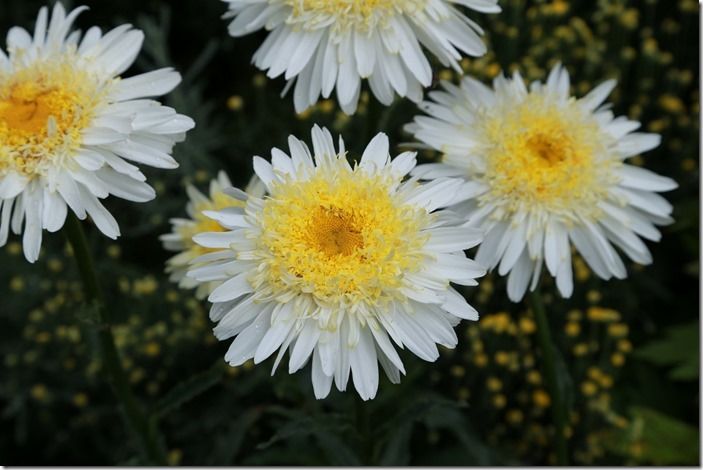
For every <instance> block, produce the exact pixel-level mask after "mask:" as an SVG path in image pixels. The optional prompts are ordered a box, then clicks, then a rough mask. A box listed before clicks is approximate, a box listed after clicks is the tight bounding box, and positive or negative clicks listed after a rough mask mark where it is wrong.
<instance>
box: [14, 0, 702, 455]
mask: <svg viewBox="0 0 703 470" xmlns="http://www.w3.org/2000/svg"><path fill="white" fill-rule="evenodd" d="M85 3H87V4H88V5H89V6H90V7H91V9H90V11H88V12H86V13H84V14H82V15H81V16H80V17H79V20H78V25H79V27H81V28H83V29H85V28H87V27H89V26H91V25H100V26H101V27H103V29H107V28H111V27H114V26H116V25H119V24H122V23H132V24H134V25H136V26H137V27H139V28H141V29H143V30H144V31H145V32H146V43H145V46H144V50H143V52H142V54H141V55H140V57H139V60H138V61H137V63H136V65H135V66H134V67H133V70H131V71H129V72H128V73H127V74H126V75H130V74H132V73H136V72H139V71H145V70H151V69H153V68H157V67H163V66H174V67H176V68H177V69H178V70H180V71H181V72H182V74H183V77H184V80H183V83H182V84H181V86H180V87H178V88H177V89H176V91H174V92H173V93H172V94H171V95H170V96H168V97H167V98H166V99H165V102H166V103H167V104H169V105H170V106H173V107H175V108H176V109H177V110H178V111H179V112H181V113H184V114H187V115H189V116H191V117H193V118H194V119H195V121H196V122H197V128H196V129H195V130H193V131H192V132H190V133H189V134H188V140H187V141H186V142H185V143H183V144H180V145H178V146H177V147H176V151H175V157H176V159H177V160H178V161H179V162H180V168H179V169H177V170H172V171H164V170H158V171H157V170H150V169H146V174H147V177H148V179H149V181H150V182H151V183H152V184H154V185H155V187H156V190H157V193H158V197H157V199H156V200H155V201H152V202H150V203H148V204H132V203H125V202H123V201H120V200H118V199H116V198H112V199H109V200H107V207H108V208H109V210H110V211H111V212H112V213H113V214H115V215H116V218H117V219H118V221H119V222H120V226H121V229H122V233H123V236H122V237H121V238H120V239H119V240H118V241H117V242H112V241H110V240H108V239H107V238H105V237H103V236H99V235H98V234H97V233H96V231H95V230H93V229H92V228H91V229H90V230H89V235H90V239H91V244H92V248H93V250H94V252H95V253H97V257H98V260H99V263H98V269H99V272H100V275H101V277H102V280H103V282H104V285H105V288H106V290H107V294H108V296H109V300H110V304H111V305H112V306H113V307H114V311H115V313H116V316H117V327H116V328H115V334H116V337H117V341H118V346H119V349H120V352H121V354H122V358H123V363H124V366H125V368H126V369H127V370H128V374H129V379H130V381H131V383H132V386H133V387H134V390H135V392H136V393H137V394H138V395H139V397H140V398H141V399H142V400H144V401H145V403H147V404H148V406H150V407H151V408H152V409H153V410H154V412H155V413H156V414H157V415H158V416H159V421H160V428H161V431H162V433H163V436H164V445H165V447H166V448H167V449H168V458H169V462H170V463H171V464H182V465H196V464H197V465H240V464H248V465H258V464H268V465H275V464H292V465H296V464H298V465H320V464H326V465H337V464H342V465H354V464H358V463H360V462H361V457H360V455H361V454H360V450H359V449H360V447H362V446H366V451H365V454H364V455H365V457H364V463H369V462H372V463H376V464H383V465H405V464H422V465H445V464H446V465H472V464H476V465H504V464H512V465H523V464H549V463H553V462H554V448H553V437H552V436H553V430H552V428H551V426H550V418H549V410H548V406H549V404H550V396H549V394H548V393H547V391H546V386H545V384H544V381H543V377H542V375H541V374H540V357H539V354H538V353H537V352H536V351H537V349H536V338H535V323H534V321H533V319H532V314H531V312H530V311H529V310H528V309H527V308H526V307H525V306H524V305H521V304H518V305H514V304H511V303H509V302H508V301H507V297H506V295H505V285H504V280H502V279H500V278H499V277H497V276H491V275H489V276H487V277H486V278H485V279H484V280H483V281H482V282H481V283H480V286H479V287H477V288H472V289H467V290H465V291H464V293H465V294H466V295H467V297H468V298H469V300H470V302H471V303H472V304H473V305H475V306H477V308H478V310H479V311H480V312H481V313H482V317H481V320H480V321H479V322H477V323H467V322H462V324H461V325H460V326H459V327H458V328H459V331H458V333H459V337H460V344H459V347H458V348H457V349H456V350H446V349H444V350H442V355H441V358H440V359H439V360H438V361H437V362H436V363H434V364H427V363H424V362H422V361H421V360H420V359H418V358H416V357H414V356H411V355H407V354H404V355H403V359H404V362H405V364H406V367H407V371H408V375H407V377H405V378H404V379H403V382H402V384H401V385H399V386H393V385H391V384H390V383H388V381H387V379H386V378H385V377H382V379H381V388H380V391H379V394H378V397H377V398H376V399H375V400H373V401H372V402H370V403H368V404H367V405H366V406H367V409H368V411H369V422H368V429H369V432H370V439H367V440H366V441H365V442H362V439H361V437H360V434H359V432H358V429H357V423H356V419H357V416H356V415H355V404H354V397H353V396H352V394H351V393H347V394H342V393H339V392H337V391H334V390H333V392H332V393H331V395H330V396H329V398H328V399H326V400H324V401H316V400H315V399H314V396H313V393H312V386H311V384H310V377H309V374H310V372H309V369H307V368H306V369H305V370H304V371H302V372H299V373H298V374H296V375H293V376H289V375H288V374H287V373H286V372H285V371H283V370H282V371H279V373H278V374H277V375H276V376H274V377H270V367H271V363H270V362H269V361H267V362H266V363H264V364H262V365H261V366H257V367H253V365H252V364H246V365H244V366H243V367H240V368H236V369H235V368H229V367H228V366H226V364H225V363H224V360H223V356H224V353H225V351H226V349H227V347H228V342H225V343H219V342H218V341H217V340H216V339H215V338H214V336H213V335H212V333H211V328H212V325H211V324H210V321H209V319H208V317H207V311H208V306H207V304H206V302H204V301H203V302H201V301H198V300H196V299H195V298H194V297H193V295H192V293H191V292H187V291H181V290H179V289H178V288H177V286H175V285H173V284H171V283H170V282H169V281H168V277H167V275H165V274H164V273H163V270H164V261H165V260H166V259H167V258H168V257H169V256H170V254H169V253H167V252H166V251H164V250H163V249H162V247H161V245H160V243H159V241H158V238H157V237H158V235H160V234H163V233H166V232H168V231H170V226H169V223H168V220H169V218H171V217H180V216H184V215H185V203H186V195H185V192H184V184H185V183H186V182H192V183H194V184H195V185H197V186H198V187H200V188H201V189H202V190H206V188H207V184H208V182H209V180H210V179H211V178H212V177H214V176H215V175H216V173H217V172H218V171H219V170H225V171H227V173H228V174H229V175H230V177H231V179H232V180H233V182H234V183H235V184H237V185H240V186H243V185H244V184H245V183H246V182H247V180H248V179H249V177H250V176H251V174H252V169H251V157H252V156H253V155H262V156H265V157H267V156H268V152H269V151H270V149H271V147H274V146H278V147H281V148H285V146H286V139H287V136H288V135H289V134H291V133H292V134H296V135H297V136H298V137H302V138H304V139H306V140H309V131H310V128H311V127H312V125H313V123H319V124H321V125H326V126H328V127H330V128H331V129H332V130H333V132H334V133H341V134H342V135H343V136H344V137H345V140H346V141H347V144H348V148H350V150H351V151H352V154H353V153H354V152H359V151H360V150H362V149H363V147H364V146H365V144H366V143H367V141H368V139H369V138H370V136H371V135H372V133H375V131H376V130H380V129H373V126H372V124H373V122H370V121H369V120H366V119H365V116H366V115H367V114H368V113H369V110H368V106H367V105H366V104H365V103H367V102H368V96H365V97H364V98H363V102H362V105H361V108H360V111H359V113H358V115H357V116H356V117H354V118H349V117H346V116H344V115H343V114H341V112H340V111H339V110H338V108H337V106H336V104H335V103H334V102H333V101H323V102H321V103H319V105H318V106H317V107H316V108H314V109H312V110H311V111H309V112H306V113H305V114H303V115H295V113H294V111H293V104H292V98H291V97H285V98H283V99H282V98H281V97H280V92H281V90H282V89H283V86H284V82H283V80H274V81H271V80H269V79H267V78H266V77H265V76H264V75H263V74H261V73H260V72H259V71H257V70H256V69H255V68H254V67H253V66H252V65H250V61H251V56H252V54H253V53H254V51H255V50H256V49H257V47H258V45H259V44H260V43H261V41H262V40H263V38H264V37H265V34H264V33H260V34H255V35H252V36H249V37H246V38H242V39H239V40H234V39H232V38H229V37H228V36H227V29H226V22H225V21H223V20H222V19H221V18H220V17H221V15H222V14H223V13H224V12H225V10H226V4H225V3H223V2H218V1H217V0H207V1H204V0H179V1H173V2H169V1H166V0H121V1H119V2H105V1H97V0H91V1H86V2H85ZM500 3H501V5H502V7H503V13H501V14H499V15H473V16H474V17H475V18H476V19H477V21H478V22H479V23H480V24H481V25H482V26H483V27H484V28H485V30H486V40H487V42H488V50H489V53H488V54H487V55H486V56H485V57H482V58H480V59H465V60H464V61H463V62H462V66H463V67H464V69H465V71H466V73H468V74H471V75H473V76H475V77H477V78H479V79H481V80H484V81H485V82H486V83H488V82H489V81H490V80H491V79H492V78H493V77H494V76H496V75H497V74H498V73H500V71H501V70H502V69H503V70H506V71H513V70H515V69H519V70H520V71H521V72H522V74H523V75H524V76H526V77H527V78H528V79H529V80H534V79H544V78H545V77H546V73H547V72H546V71H547V70H548V69H549V68H550V67H551V66H552V65H553V64H554V63H555V62H557V61H561V62H562V63H563V64H564V65H565V66H566V67H567V68H568V70H569V72H570V73H571V75H572V88H573V90H572V91H573V92H574V93H575V94H577V95H579V96H581V95H583V94H585V93H586V92H587V91H588V90H590V89H591V88H592V87H593V86H595V85H596V84H598V83H599V82H601V81H603V80H605V79H607V78H616V79H618V81H619V84H618V87H617V88H616V90H615V92H614V93H613V95H612V97H611V102H612V103H613V109H614V111H615V112H616V114H623V115H627V116H628V117H630V118H632V119H637V120H640V121H642V122H643V128H644V129H645V130H647V131H651V132H657V133H660V134H662V136H663V141H662V145H661V146H660V147H659V148H658V149H656V150H655V151H652V152H648V153H647V154H645V155H643V156H641V157H636V158H635V159H633V161H634V162H635V164H638V165H646V166H647V167H648V168H650V169H652V170H654V171H656V172H658V173H661V174H663V175H667V176H670V177H673V178H674V179H676V181H678V183H679V189H677V190H676V191H673V192H671V193H668V194H667V195H666V197H667V198H668V199H669V200H670V201H671V202H672V203H673V204H674V207H675V210H674V217H675V219H676V223H675V224H673V225H671V226H668V227H665V228H664V229H663V239H662V241H661V242H660V243H657V244H651V243H648V245H649V246H650V248H651V249H652V252H653V255H654V264H653V265H651V266H647V267H642V266H637V265H634V264H632V263H629V264H628V271H629V277H628V279H626V280H623V281H611V282H603V281H601V280H599V279H598V278H596V277H595V276H594V275H592V273H591V272H590V271H589V269H588V268H587V267H586V266H585V264H584V263H583V262H582V261H581V260H580V259H578V258H577V259H576V260H575V278H576V281H577V282H576V284H577V285H576V288H575V294H574V296H573V297H572V298H571V299H570V300H569V301H564V300H562V299H560V298H559V297H557V296H555V295H552V293H554V292H555V288H554V286H553V284H552V283H551V282H545V283H544V284H543V289H544V292H545V293H546V294H545V300H546V303H547V309H548V314H549V318H550V322H551V326H552V329H553V332H554V335H555V337H556V342H557V344H558V346H559V349H560V351H561V354H560V359H559V361H558V362H559V367H560V371H561V373H560V376H561V377H562V380H561V384H560V386H562V387H563V389H564V390H565V392H566V394H567V397H568V400H569V402H570V405H571V414H570V417H569V419H570V425H569V427H568V430H567V432H568V435H569V436H570V440H569V448H570V449H569V453H570V460H571V462H573V463H576V464H582V465H594V464H607V465H619V464H627V465H633V464H640V465H648V464H656V465H680V464H688V465H697V464H698V462H699V448H698V443H699V406H700V398H699V345H698V344H699V326H698V324H699V323H698V322H699V317H698V315H699V313H698V305H699V289H698V286H699V280H698V278H699V237H698V234H699V199H698V185H699V159H698V148H699V124H700V123H699V111H700V109H699V88H698V83H699V76H698V69H699V59H698V58H699V50H698V47H697V44H698V37H699V31H698V28H699V26H698V25H699V17H698V15H699V6H698V4H697V2H696V1H695V0H660V1H657V0H640V1H627V0H598V1H588V2H580V1H575V0H573V1H567V0H549V1H546V0H545V1H538V0H534V1H528V0H501V2H500ZM45 4H46V3H45V2H42V1H38V0H2V2H1V4H0V35H4V34H6V32H7V30H8V29H9V28H10V27H12V26H13V25H21V26H24V27H25V28H33V25H34V19H35V17H36V13H37V11H38V9H39V8H40V7H41V6H42V5H45ZM64 4H65V5H66V6H67V7H69V6H74V7H75V6H78V5H80V3H75V2H66V3H64ZM436 78H437V80H439V79H440V78H443V79H450V80H458V79H459V77H458V76H457V75H456V74H455V73H454V72H452V71H448V70H442V69H441V68H439V67H437V68H436ZM417 113H418V111H417V109H416V107H415V105H413V104H412V103H410V102H407V101H403V102H397V103H396V104H395V105H394V106H393V107H392V108H391V109H390V110H389V111H386V112H385V113H384V120H385V122H386V123H387V125H386V126H385V128H384V129H383V130H384V131H385V132H387V133H388V134H389V135H390V136H391V141H392V142H395V143H396V144H402V143H404V142H408V141H410V136H409V135H406V134H404V133H403V132H402V130H401V129H402V126H403V124H405V123H407V122H409V121H411V120H412V117H413V116H414V115H415V114H417ZM397 149H398V148H397V147H396V150H397ZM396 153H397V152H396ZM357 155H358V153H357ZM421 157H422V159H423V160H425V161H429V160H431V159H433V158H435V157H436V155H433V154H431V153H425V154H422V155H421ZM21 251H22V250H21V245H20V240H19V239H18V238H17V237H11V239H10V242H9V243H8V245H7V246H5V247H4V248H0V293H2V295H1V296H0V377H2V378H1V379H0V456H1V457H0V458H1V460H2V463H3V464H13V465H29V464H33V465H42V464H52V465H62V464H63V465H81V464H91V465H108V464H121V465H129V464H139V463H140V458H139V453H138V450H137V449H138V446H137V445H136V443H135V442H133V441H132V440H130V439H129V438H127V437H126V433H125V428H124V425H123V422H122V417H121V415H120V409H119V407H117V406H116V405H115V401H114V399H113V396H112V394H111V391H110V390H109V387H108V386H107V385H106V383H105V381H104V380H103V379H102V378H101V376H100V375H99V363H98V362H97V360H96V357H97V353H96V350H95V349H96V343H95V340H94V336H95V329H96V325H95V322H94V321H93V320H92V318H91V315H90V313H89V311H87V310H86V309H85V308H84V307H83V306H82V300H81V297H82V294H81V285H80V282H79V278H78V273H77V271H76V269H75V267H74V262H73V259H72V256H71V253H70V250H68V249H67V245H66V242H65V239H64V238H63V236H62V234H61V233H58V234H53V235H52V234H46V233H45V242H44V246H43V249H42V255H41V258H40V260H39V261H38V262H37V263H36V264H34V265H30V264H28V263H27V262H25V260H24V258H23V256H22V253H21Z"/></svg>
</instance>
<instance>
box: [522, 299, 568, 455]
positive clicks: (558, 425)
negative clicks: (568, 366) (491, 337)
mask: <svg viewBox="0 0 703 470" xmlns="http://www.w3.org/2000/svg"><path fill="white" fill-rule="evenodd" d="M530 306H531V307H532V313H534V315H535V321H536V323H537V338H538V340H539V347H540V349H541V350H542V368H543V373H544V376H545V378H546V380H547V388H548V390H549V395H550V397H551V398H552V404H551V411H552V421H553V423H554V433H555V440H556V451H557V464H558V465H560V466H564V465H568V455H567V446H566V435H565V434H564V432H565V428H566V414H565V409H564V404H565V403H564V397H563V396H562V393H561V389H560V388H559V384H558V383H557V370H556V363H555V359H554V344H553V342H552V335H551V332H550V329H549V323H548V322H547V315H546V313H545V310H544V304H543V303H542V297H541V296H540V294H539V290H535V291H533V292H530Z"/></svg>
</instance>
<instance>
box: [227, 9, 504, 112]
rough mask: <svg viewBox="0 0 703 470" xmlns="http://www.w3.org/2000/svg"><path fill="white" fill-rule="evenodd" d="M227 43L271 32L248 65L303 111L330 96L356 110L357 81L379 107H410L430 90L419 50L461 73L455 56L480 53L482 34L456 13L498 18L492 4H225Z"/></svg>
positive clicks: (427, 70)
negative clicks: (402, 101)
mask: <svg viewBox="0 0 703 470" xmlns="http://www.w3.org/2000/svg"><path fill="white" fill-rule="evenodd" d="M225 1H226V2H227V3H228V4H229V11H228V13H227V14H226V15H225V18H234V19H233V20H232V22H231V23H230V25H229V33H230V35H232V36H234V37H239V36H244V35H246V34H250V33H253V32H255V31H257V30H259V29H261V28H266V30H268V31H270V32H271V33H270V34H269V36H268V38H267V39H266V40H265V41H264V43H263V44H262V46H261V48H260V49H259V50H258V51H257V52H256V54H255V55H254V64H255V65H256V66H257V67H259V68H260V69H261V70H266V71H267V72H268V76H269V77H270V78H276V77H278V76H281V75H284V76H285V79H286V80H287V81H288V86H292V85H293V84H294V83H295V92H294V96H293V98H294V103H295V109H296V110H297V111H298V112H302V111H304V110H305V109H307V108H308V107H310V106H313V105H314V104H315V103H317V101H318V99H319V97H320V95H322V96H323V97H324V98H329V97H330V95H331V94H332V92H333V91H334V90H335V88H336V90H337V98H338V100H339V105H340V106H341V108H342V110H343V111H344V112H345V113H347V114H354V112H355V111H356V107H357V103H358V101H359V95H360V92H361V85H362V80H363V79H368V81H369V86H370V88H371V91H372V92H373V94H374V95H375V96H376V98H377V99H378V100H379V101H380V102H381V103H383V104H385V105H389V104H391V102H392V101H393V99H394V97H395V96H396V95H398V96H400V97H408V98H410V99H412V100H414V101H420V100H421V99H422V90H423V88H424V87H428V86H430V84H431V83H432V68H431V66H430V62H429V60H428V59H427V57H426V56H425V52H424V51H423V47H424V48H425V49H427V50H428V51H430V52H431V53H432V54H433V55H434V56H435V57H436V58H437V59H438V60H439V61H440V62H441V63H442V64H443V65H444V66H445V67H450V66H451V67H453V68H454V69H455V70H457V72H461V70H462V69H461V67H460V66H459V61H460V60H461V57H462V53H463V54H467V55H470V56H474V57H478V56H481V55H483V54H485V52H486V47H485V45H484V44H483V42H482V40H481V34H483V31H482V30H481V28H480V27H479V26H478V25H477V24H476V23H474V22H473V21H472V20H470V19H469V18H468V17H467V16H466V14H465V13H464V12H463V11H462V7H463V8H468V9H470V10H475V11H479V12H482V13H497V12H499V11H500V7H499V6H498V0H225Z"/></svg>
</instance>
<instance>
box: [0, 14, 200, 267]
mask: <svg viewBox="0 0 703 470" xmlns="http://www.w3.org/2000/svg"><path fill="white" fill-rule="evenodd" d="M85 9H86V8H85V7H81V8H77V9H75V10H73V11H71V12H69V13H68V15H67V14H66V12H65V10H64V8H63V6H62V5H61V3H56V5H55V6H54V9H53V12H52V14H51V18H49V17H48V16H49V15H48V10H47V9H46V8H42V9H41V10H40V11H39V16H38V17H37V22H36V26H35V29H34V35H33V36H32V35H30V34H29V33H28V32H27V31H25V30H24V29H22V28H19V27H15V28H12V29H11V30H10V31H9V33H8V35H7V49H8V53H7V54H5V52H3V51H2V50H0V206H1V208H2V211H1V212H0V245H4V244H5V243H6V241H7V236H8V231H9V229H10V227H11V228H12V231H13V232H14V233H17V234H19V233H21V232H22V230H24V237H23V245H24V253H25V257H26V258H27V259H28V260H29V261H31V262H33V261H35V260H36V259H37V257H38V256H39V249H40V247H41V239H42V229H46V230H49V231H50V232H55V231H57V230H59V229H60V228H61V227H62V226H63V223H64V221H65V219H66V214H67V209H68V208H70V209H71V210H72V211H73V212H75V213H76V215H77V216H78V217H79V218H81V219H84V218H85V217H86V215H90V217H91V218H92V219H93V221H94V222H95V224H96V225H97V226H98V228H99V229H100V231H101V232H103V233H104V234H105V235H107V236H109V237H111V238H115V237H117V236H118V235H119V228H118V226H117V222H116V221H115V219H114V218H113V217H112V215H111V214H110V213H109V212H108V211H107V210H106V209H105V207H103V205H102V204H101V203H100V199H103V198H105V197H107V196H108V195H110V194H112V195H115V196H118V197H120V198H123V199H127V200H130V201H135V202H144V201H148V200H151V199H153V198H154V190H153V189H152V188H151V187H150V186H149V185H147V184H146V183H145V179H146V178H145V176H144V175H143V174H142V173H141V172H140V171H139V169H138V168H137V167H136V166H134V165H132V164H131V163H129V162H128V160H130V161H132V162H136V163H143V164H146V165H150V166H154V167H159V168H175V167H176V166H178V165H177V163H176V162H175V160H173V158H171V156H170V155H169V153H170V152H171V149H172V147H173V145H174V143H176V142H178V141H180V140H182V139H183V137H184V135H185V134H184V133H185V131H187V130H188V129H191V128H192V127H193V121H192V120H191V119H190V118H188V117H186V116H182V115H179V114H176V112H175V111H174V110H173V109H171V108H167V107H165V106H161V105H160V104H159V103H158V102H156V101H152V100H148V99H145V98H147V97H150V96H159V95H163V94H165V93H168V92H169V91H171V90H172V89H173V88H174V87H175V86H176V85H177V84H178V83H179V81H180V75H179V74H178V73H177V72H175V71H173V70H171V69H161V70H157V71H154V72H150V73H145V74H142V75H137V76H134V77H131V78H127V79H120V78H119V75H120V74H121V73H122V72H124V71H125V70H127V68H129V66H130V65H131V64H132V62H134V59H135V58H136V56H137V53H138V52H139V50H140V48H141V45H142V41H143V39H144V34H143V33H142V32H141V31H138V30H134V29H132V28H131V26H130V25H123V26H120V27H117V28H115V29H113V30H112V31H110V32H108V33H106V34H104V35H103V34H102V33H101V31H100V29H98V28H97V27H93V28H90V29H89V30H88V31H87V32H86V34H85V35H84V36H83V37H82V39H81V36H80V34H79V33H78V32H77V31H76V32H71V26H72V24H73V21H74V20H75V19H76V17H77V16H78V15H79V14H80V13H81V12H82V11H83V10H85ZM23 221H24V228H23V227H22V223H23Z"/></svg>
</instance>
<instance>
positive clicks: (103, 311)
mask: <svg viewBox="0 0 703 470" xmlns="http://www.w3.org/2000/svg"><path fill="white" fill-rule="evenodd" d="M64 230H65V234H66V238H67V239H68V241H69V243H70V244H71V247H72V248H73V256H74V257H75V259H76V264H77V266H78V271H79V272H80V276H81V280H82V281H83V290H84V294H85V301H86V303H88V304H89V306H90V307H91V308H93V309H94V311H95V316H96V318H97V323H98V326H97V337H98V343H99V348H100V359H101V364H102V369H103V373H104V374H105V375H106V377H107V379H108V381H109V382H110V385H111V386H112V390H113V392H114V393H115V396H116V397H117V399H118V401H119V402H120V404H121V406H122V409H123V411H124V416H125V419H126V421H127V423H126V424H127V427H128V429H129V430H130V431H131V432H132V433H133V434H134V437H135V438H136V439H137V440H138V441H139V444H140V446H141V451H142V454H143V456H144V458H145V459H146V461H147V463H149V464H151V465H166V464H167V459H166V452H165V450H164V448H163V444H162V442H163V441H162V439H161V436H160V435H159V431H158V429H157V426H156V420H155V419H154V418H151V417H150V416H149V415H148V414H147V413H146V412H145V410H144V408H143V407H142V405H141V404H140V403H139V401H137V399H136V397H135V396H134V394H133V393H132V390H131V388H130V386H129V381H128V380H127V374H126V373H125V371H124V369H123V368H122V361H121V360H120V356H119V352H118V351H117V347H116V346H115V338H114V336H113V334H112V326H111V320H112V318H111V317H110V314H109V312H108V309H107V304H106V303H105V298H104V296H103V292H102V289H101V287H100V282H99V280H98V277H97V274H96V272H95V267H94V265H93V258H92V256H91V254H90V250H89V249H88V243H87V240H86V237H85V233H84V232H83V227H82V226H81V222H80V221H79V220H78V218H77V217H76V216H75V215H74V214H73V213H72V212H69V215H68V217H67V219H66V225H65V228H64Z"/></svg>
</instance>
